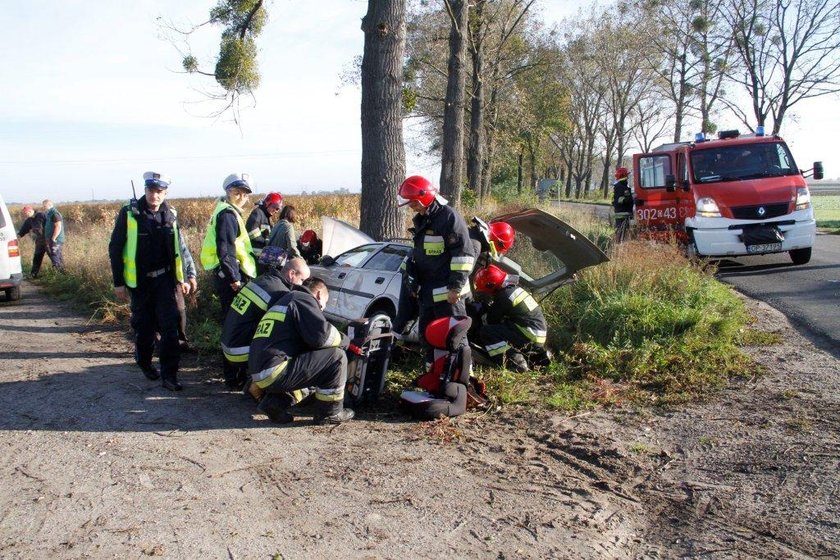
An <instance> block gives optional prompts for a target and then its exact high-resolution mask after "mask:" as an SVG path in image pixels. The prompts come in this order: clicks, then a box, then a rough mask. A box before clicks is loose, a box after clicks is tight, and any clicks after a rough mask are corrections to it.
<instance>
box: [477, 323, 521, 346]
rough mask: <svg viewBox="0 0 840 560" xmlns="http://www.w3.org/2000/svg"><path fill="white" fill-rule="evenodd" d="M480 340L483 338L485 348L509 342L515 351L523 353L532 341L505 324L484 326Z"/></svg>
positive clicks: (480, 333)
mask: <svg viewBox="0 0 840 560" xmlns="http://www.w3.org/2000/svg"><path fill="white" fill-rule="evenodd" d="M479 338H481V344H482V345H483V346H485V347H487V346H490V345H492V344H498V343H499V342H507V343H508V344H510V345H511V346H512V347H513V349H515V350H520V351H521V350H523V349H526V348H527V347H528V345H530V344H531V341H530V340H528V338H527V337H526V336H525V335H524V334H522V333H521V332H520V331H519V329H517V328H516V327H514V326H512V325H508V324H505V323H499V324H496V325H483V326H482V327H481V331H479Z"/></svg>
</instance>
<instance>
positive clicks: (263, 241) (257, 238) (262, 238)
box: [245, 204, 271, 257]
mask: <svg viewBox="0 0 840 560" xmlns="http://www.w3.org/2000/svg"><path fill="white" fill-rule="evenodd" d="M245 229H246V230H247V231H248V238H249V239H250V240H251V249H252V253H253V255H254V256H255V257H259V256H260V253H262V250H263V247H265V246H266V245H268V238H269V236H270V235H271V216H269V214H268V212H266V210H265V206H263V205H262V204H257V207H256V208H254V209H253V210H252V211H251V214H250V215H249V216H248V221H246V222H245Z"/></svg>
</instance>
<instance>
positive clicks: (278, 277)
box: [221, 247, 309, 390]
mask: <svg viewBox="0 0 840 560" xmlns="http://www.w3.org/2000/svg"><path fill="white" fill-rule="evenodd" d="M260 262H261V263H262V265H263V266H264V267H265V268H266V271H265V273H263V274H260V275H259V276H257V277H256V278H254V279H253V280H251V281H250V282H248V283H247V284H245V285H244V286H242V289H241V290H239V292H238V293H237V294H236V297H235V298H233V303H232V304H231V306H230V312H229V313H228V314H227V317H225V323H224V325H223V326H222V336H221V345H222V353H224V356H225V384H226V385H227V386H228V387H229V388H230V389H236V390H238V389H241V388H242V387H243V386H244V385H245V381H246V379H247V378H246V376H247V373H248V352H249V349H250V345H251V339H252V338H254V331H255V330H256V329H257V323H259V322H260V319H262V317H263V315H264V314H265V312H266V311H267V310H268V308H269V307H271V306H272V305H274V304H275V303H277V300H279V299H280V298H281V297H283V296H284V295H286V294H287V293H288V291H289V290H290V289H291V287H292V286H299V285H300V284H302V283H303V281H304V280H306V279H307V278H309V266H308V265H307V264H306V261H304V260H303V259H298V258H295V259H289V260H286V255H285V253H284V252H283V251H282V249H280V248H279V247H266V248H265V250H263V251H262V253H261V254H260ZM284 262H285V264H282V263H284ZM281 266H282V269H281V268H280V267H281Z"/></svg>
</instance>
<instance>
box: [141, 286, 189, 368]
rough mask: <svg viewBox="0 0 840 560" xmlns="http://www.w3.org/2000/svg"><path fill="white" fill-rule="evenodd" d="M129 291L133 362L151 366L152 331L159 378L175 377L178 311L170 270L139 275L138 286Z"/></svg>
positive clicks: (177, 362) (178, 352)
mask: <svg viewBox="0 0 840 560" xmlns="http://www.w3.org/2000/svg"><path fill="white" fill-rule="evenodd" d="M129 292H130V293H131V328H132V329H134V341H135V345H136V348H137V355H136V356H135V359H136V360H137V363H138V364H139V365H140V366H141V367H148V366H151V364H152V354H153V352H154V348H155V333H160V375H161V377H162V378H163V379H172V380H174V379H176V377H177V374H178V364H179V360H180V351H179V349H178V324H179V321H180V314H179V313H178V303H177V301H176V299H175V278H174V276H173V273H172V272H169V273H166V274H162V275H160V276H158V277H156V278H141V279H140V281H139V282H138V286H137V287H136V288H129Z"/></svg>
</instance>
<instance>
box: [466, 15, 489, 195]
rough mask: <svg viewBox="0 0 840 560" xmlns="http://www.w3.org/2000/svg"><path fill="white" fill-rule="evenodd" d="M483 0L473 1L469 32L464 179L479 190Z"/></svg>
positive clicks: (481, 121)
mask: <svg viewBox="0 0 840 560" xmlns="http://www.w3.org/2000/svg"><path fill="white" fill-rule="evenodd" d="M483 14H484V0H478V1H477V2H476V3H475V10H474V15H473V18H472V27H471V33H470V36H471V37H472V41H471V47H470V55H471V57H472V100H471V102H470V107H471V110H470V148H469V151H468V157H467V179H468V180H469V184H470V188H471V189H472V190H473V191H474V192H475V193H476V194H479V195H480V194H481V186H482V171H483V169H482V168H483V165H484V163H483V162H484V146H485V141H484V138H483V136H484V18H483Z"/></svg>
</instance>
